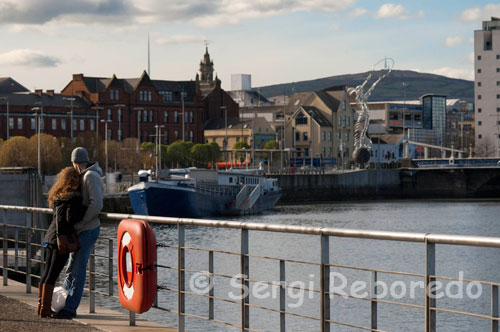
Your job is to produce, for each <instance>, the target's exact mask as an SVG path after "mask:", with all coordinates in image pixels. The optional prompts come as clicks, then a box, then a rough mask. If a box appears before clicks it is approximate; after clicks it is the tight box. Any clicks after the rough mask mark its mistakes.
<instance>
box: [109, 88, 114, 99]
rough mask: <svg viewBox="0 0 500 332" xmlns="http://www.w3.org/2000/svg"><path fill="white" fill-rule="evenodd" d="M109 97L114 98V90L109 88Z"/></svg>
mask: <svg viewBox="0 0 500 332" xmlns="http://www.w3.org/2000/svg"><path fill="white" fill-rule="evenodd" d="M109 99H111V100H115V91H114V90H113V89H111V90H109Z"/></svg>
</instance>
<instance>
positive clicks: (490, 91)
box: [474, 17, 500, 156]
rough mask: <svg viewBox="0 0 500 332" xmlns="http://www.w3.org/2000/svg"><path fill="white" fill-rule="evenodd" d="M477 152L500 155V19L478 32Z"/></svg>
mask: <svg viewBox="0 0 500 332" xmlns="http://www.w3.org/2000/svg"><path fill="white" fill-rule="evenodd" d="M474 75H475V77H474V91H475V92H474V101H475V104H476V114H475V115H476V116H475V127H476V140H475V150H476V153H479V154H482V155H485V156H495V155H496V156H500V18H496V17H492V18H491V21H484V22H483V27H482V30H476V31H474Z"/></svg>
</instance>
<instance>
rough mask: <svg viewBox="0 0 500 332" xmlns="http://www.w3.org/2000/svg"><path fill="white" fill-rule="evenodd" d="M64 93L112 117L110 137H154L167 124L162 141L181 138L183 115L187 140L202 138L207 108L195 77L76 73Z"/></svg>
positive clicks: (143, 139)
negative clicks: (157, 129) (76, 97)
mask: <svg viewBox="0 0 500 332" xmlns="http://www.w3.org/2000/svg"><path fill="white" fill-rule="evenodd" d="M61 93H62V94H63V95H66V96H78V97H81V98H83V99H84V100H86V101H88V102H89V103H92V104H93V105H94V106H93V108H94V109H95V110H96V112H98V113H100V114H99V119H100V120H104V121H109V122H108V139H110V140H118V141H122V140H123V139H125V138H128V137H139V138H140V142H147V141H154V140H155V137H154V135H155V130H156V129H155V126H156V125H160V126H164V127H163V128H162V139H161V141H162V143H163V144H169V143H172V142H174V141H176V140H182V139H183V128H182V127H183V126H182V124H183V117H184V138H185V140H186V141H193V142H195V143H201V142H203V120H204V114H203V113H204V108H203V104H202V102H201V98H200V96H199V94H198V93H197V89H196V82H195V81H164V80H152V79H150V78H149V76H148V74H147V73H146V72H143V74H142V75H141V77H139V78H131V79H123V78H117V77H116V76H115V75H113V77H111V78H102V77H87V76H84V75H83V74H75V75H73V79H72V80H71V82H70V83H69V84H68V85H67V86H66V87H65V88H64V89H63V90H62V91H61ZM101 122H102V121H101ZM100 132H101V133H102V134H104V128H102V126H101V129H100Z"/></svg>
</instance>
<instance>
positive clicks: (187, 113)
mask: <svg viewBox="0 0 500 332" xmlns="http://www.w3.org/2000/svg"><path fill="white" fill-rule="evenodd" d="M182 117H183V118H184V123H188V122H189V112H184V113H183V114H182Z"/></svg>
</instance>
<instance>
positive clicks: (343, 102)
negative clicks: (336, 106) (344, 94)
mask: <svg viewBox="0 0 500 332" xmlns="http://www.w3.org/2000/svg"><path fill="white" fill-rule="evenodd" d="M342 109H343V110H344V111H345V100H342Z"/></svg>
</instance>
